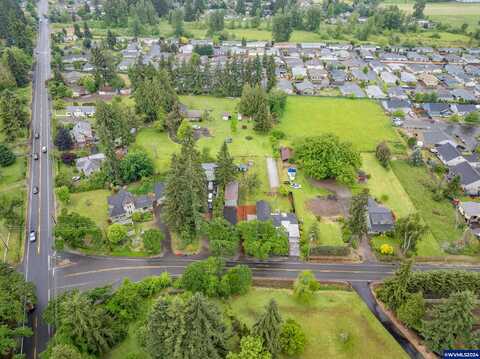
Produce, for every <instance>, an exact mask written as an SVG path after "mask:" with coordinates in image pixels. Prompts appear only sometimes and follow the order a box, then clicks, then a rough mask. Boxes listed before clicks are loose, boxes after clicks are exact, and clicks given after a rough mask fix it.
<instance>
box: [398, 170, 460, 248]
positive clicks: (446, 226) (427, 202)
mask: <svg viewBox="0 0 480 359" xmlns="http://www.w3.org/2000/svg"><path fill="white" fill-rule="evenodd" d="M391 164H392V169H393V172H394V173H395V174H396V176H397V178H398V179H399V181H400V183H401V184H402V185H403V187H404V188H405V191H406V192H407V193H408V195H409V196H410V199H411V200H412V202H413V204H414V205H415V207H416V209H417V211H418V212H419V213H420V215H421V216H422V218H423V220H424V221H425V223H426V224H427V225H428V227H429V229H430V231H431V233H432V235H433V236H426V238H424V239H423V240H422V241H421V242H420V243H419V246H418V255H419V256H438V255H442V254H443V251H442V249H441V246H442V244H444V243H445V244H446V243H449V242H453V241H456V240H458V239H460V236H461V234H462V231H461V230H460V229H457V228H456V224H455V218H456V215H455V208H454V207H453V206H452V205H451V204H450V203H449V202H448V201H446V200H442V201H440V202H437V201H434V200H433V198H432V192H431V190H430V187H429V186H430V185H431V183H432V179H431V178H430V176H429V174H428V173H427V169H426V168H425V167H412V166H410V165H409V164H408V163H407V162H405V161H392V163H391Z"/></svg>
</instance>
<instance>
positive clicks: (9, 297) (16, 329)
mask: <svg viewBox="0 0 480 359" xmlns="http://www.w3.org/2000/svg"><path fill="white" fill-rule="evenodd" d="M35 303H36V296H35V287H34V286H33V284H32V283H27V282H25V279H24V277H23V275H22V274H20V273H18V272H17V271H16V270H15V269H14V268H12V267H10V266H9V265H8V264H6V263H0V313H1V314H0V357H2V358H13V357H16V354H19V342H20V339H21V338H22V337H24V336H31V335H32V330H31V329H30V328H29V327H28V326H26V325H27V323H26V316H25V311H26V310H31V309H33V308H34V305H35Z"/></svg>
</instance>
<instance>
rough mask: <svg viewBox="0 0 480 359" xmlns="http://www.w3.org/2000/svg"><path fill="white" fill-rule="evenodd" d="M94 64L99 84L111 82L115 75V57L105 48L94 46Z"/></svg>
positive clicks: (92, 59) (92, 60)
mask: <svg viewBox="0 0 480 359" xmlns="http://www.w3.org/2000/svg"><path fill="white" fill-rule="evenodd" d="M91 62H92V66H93V68H94V70H93V71H94V76H95V81H97V83H98V84H99V85H101V84H106V83H109V82H110V81H111V80H112V79H113V78H114V76H115V69H114V66H113V59H112V58H111V57H110V56H109V55H108V54H107V53H106V52H105V50H104V49H102V48H99V47H94V48H93V49H92V58H91Z"/></svg>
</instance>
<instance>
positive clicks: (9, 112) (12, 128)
mask: <svg viewBox="0 0 480 359" xmlns="http://www.w3.org/2000/svg"><path fill="white" fill-rule="evenodd" d="M0 122H1V123H2V125H3V127H2V129H3V132H4V134H5V140H6V141H8V142H12V141H14V140H15V139H16V138H17V136H19V135H20V134H21V132H22V130H24V129H25V128H26V126H27V124H28V115H27V113H26V112H25V110H24V106H23V104H22V102H21V101H20V99H19V98H18V96H17V95H16V94H15V93H14V92H12V91H9V90H6V91H4V92H3V94H2V95H1V97H0Z"/></svg>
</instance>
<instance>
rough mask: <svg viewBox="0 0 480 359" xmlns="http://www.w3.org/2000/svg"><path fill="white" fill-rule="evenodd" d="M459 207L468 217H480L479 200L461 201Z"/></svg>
mask: <svg viewBox="0 0 480 359" xmlns="http://www.w3.org/2000/svg"><path fill="white" fill-rule="evenodd" d="M458 206H459V208H461V209H462V211H463V213H464V215H465V217H466V218H471V217H480V203H479V202H470V201H467V202H460V203H459V205H458Z"/></svg>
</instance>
